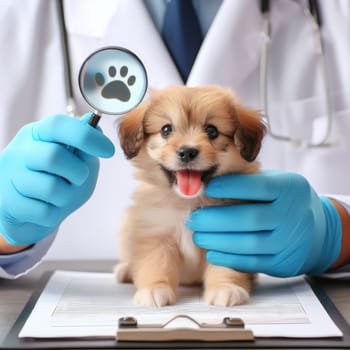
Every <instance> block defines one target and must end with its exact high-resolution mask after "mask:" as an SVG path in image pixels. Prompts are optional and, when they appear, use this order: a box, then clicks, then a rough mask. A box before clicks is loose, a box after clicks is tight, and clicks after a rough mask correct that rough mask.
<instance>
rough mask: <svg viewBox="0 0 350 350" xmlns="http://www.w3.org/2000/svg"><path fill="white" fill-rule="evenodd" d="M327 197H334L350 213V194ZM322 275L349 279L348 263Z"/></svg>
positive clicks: (349, 265)
mask: <svg viewBox="0 0 350 350" xmlns="http://www.w3.org/2000/svg"><path fill="white" fill-rule="evenodd" d="M327 197H328V198H332V199H335V200H336V201H338V202H339V203H340V204H342V205H343V207H344V208H345V209H346V210H347V211H348V213H349V215H350V196H341V195H327ZM322 276H324V277H328V278H334V279H347V280H350V264H347V265H344V266H341V267H339V268H338V269H336V270H334V271H332V272H331V273H325V274H323V275H322Z"/></svg>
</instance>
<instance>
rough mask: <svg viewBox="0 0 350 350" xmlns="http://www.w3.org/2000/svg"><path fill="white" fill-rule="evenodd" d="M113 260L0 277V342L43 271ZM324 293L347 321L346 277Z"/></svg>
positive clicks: (57, 264) (54, 264)
mask: <svg viewBox="0 0 350 350" xmlns="http://www.w3.org/2000/svg"><path fill="white" fill-rule="evenodd" d="M114 264H115V262H114V261H110V260H106V261H94V260H92V261H45V262H43V263H42V264H41V265H40V266H38V267H37V268H36V269H34V270H33V271H31V272H30V273H28V274H27V275H26V276H23V277H21V278H19V279H16V280H4V279H0V344H1V343H2V341H3V339H4V338H5V336H6V334H7V333H8V331H9V330H10V328H11V327H12V325H13V324H14V322H15V321H16V319H17V317H18V315H19V314H20V312H21V311H22V309H23V307H24V305H25V304H26V303H27V301H28V300H29V298H30V296H31V294H32V292H33V291H34V289H35V288H36V286H37V283H38V281H39V279H40V277H41V276H42V273H43V272H45V271H52V270H72V271H91V272H111V271H112V269H113V265H114ZM324 289H325V291H326V292H327V294H328V296H329V297H330V298H331V300H332V301H333V303H334V304H335V305H336V307H337V308H338V310H339V311H340V312H341V314H342V315H343V317H344V318H345V320H346V321H347V322H348V323H349V324H350V281H349V280H348V281H346V280H333V279H329V280H328V281H327V283H325V287H324Z"/></svg>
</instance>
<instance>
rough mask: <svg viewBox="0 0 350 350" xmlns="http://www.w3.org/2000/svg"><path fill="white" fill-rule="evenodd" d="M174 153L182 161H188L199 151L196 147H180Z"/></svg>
mask: <svg viewBox="0 0 350 350" xmlns="http://www.w3.org/2000/svg"><path fill="white" fill-rule="evenodd" d="M176 153H177V155H178V157H179V158H180V160H181V161H182V162H184V163H189V162H190V161H191V160H193V159H195V158H196V157H197V155H198V153H199V151H198V149H197V148H192V147H181V148H179V149H178V150H177V151H176Z"/></svg>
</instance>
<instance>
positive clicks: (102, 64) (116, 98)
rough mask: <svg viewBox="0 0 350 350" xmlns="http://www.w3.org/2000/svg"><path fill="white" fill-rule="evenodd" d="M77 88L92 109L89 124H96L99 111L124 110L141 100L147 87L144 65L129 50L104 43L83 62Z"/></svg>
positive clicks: (100, 112)
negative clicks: (103, 46)
mask: <svg viewBox="0 0 350 350" xmlns="http://www.w3.org/2000/svg"><path fill="white" fill-rule="evenodd" d="M79 88H80V92H81V94H82V95H83V97H84V99H85V101H86V102H87V103H88V104H89V105H90V106H91V107H92V108H93V109H94V113H93V114H92V116H91V118H90V120H89V124H90V125H92V126H93V127H96V126H97V124H98V122H99V120H100V118H101V114H102V113H105V114H111V115H119V114H124V113H127V112H129V111H130V110H132V109H133V108H135V107H136V106H137V105H138V104H139V103H140V102H141V101H142V99H143V97H144V96H145V93H146V90H147V73H146V69H145V67H144V65H143V63H142V62H141V60H140V59H139V58H138V57H137V56H136V55H135V54H134V53H133V52H131V51H130V50H128V49H125V48H123V47H117V46H110V47H105V48H102V49H99V50H97V51H95V52H93V53H92V54H91V55H90V56H88V57H87V58H86V60H85V61H84V62H83V64H82V66H81V68H80V72H79Z"/></svg>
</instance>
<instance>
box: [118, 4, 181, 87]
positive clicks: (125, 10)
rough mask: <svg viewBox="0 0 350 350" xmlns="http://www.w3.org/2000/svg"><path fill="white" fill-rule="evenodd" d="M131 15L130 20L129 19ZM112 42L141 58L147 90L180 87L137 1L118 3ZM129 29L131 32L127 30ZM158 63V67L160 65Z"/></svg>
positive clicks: (165, 54)
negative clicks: (146, 79) (172, 86)
mask: <svg viewBox="0 0 350 350" xmlns="http://www.w3.org/2000/svg"><path fill="white" fill-rule="evenodd" d="M131 14H132V18H130V15H131ZM116 16H117V20H116V21H113V22H114V23H116V28H113V33H115V38H116V41H117V42H118V43H120V45H121V46H125V47H127V48H129V49H130V50H132V51H135V53H136V54H137V55H138V56H139V57H140V59H141V60H142V61H143V63H144V64H145V67H146V70H147V73H148V78H149V87H150V88H151V89H152V88H153V87H154V86H156V87H157V88H159V87H165V86H168V85H173V84H181V83H182V81H181V77H180V75H179V73H178V71H177V69H176V66H175V64H174V62H173V60H172V59H171V57H170V55H169V53H168V50H167V48H166V47H165V44H164V42H163V40H162V38H161V35H160V34H159V32H158V31H157V28H156V27H155V25H154V24H153V21H152V19H151V17H150V15H149V13H148V11H147V8H146V7H145V5H144V4H143V2H142V1H140V0H121V1H120V3H119V6H118V11H117V12H116ZM128 28H130V30H128ZM159 62H161V63H159Z"/></svg>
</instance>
